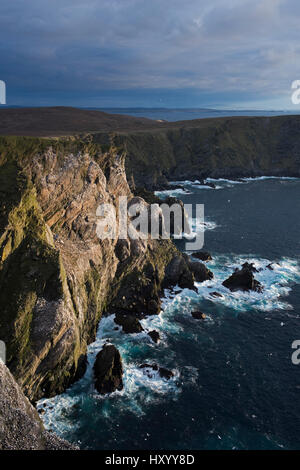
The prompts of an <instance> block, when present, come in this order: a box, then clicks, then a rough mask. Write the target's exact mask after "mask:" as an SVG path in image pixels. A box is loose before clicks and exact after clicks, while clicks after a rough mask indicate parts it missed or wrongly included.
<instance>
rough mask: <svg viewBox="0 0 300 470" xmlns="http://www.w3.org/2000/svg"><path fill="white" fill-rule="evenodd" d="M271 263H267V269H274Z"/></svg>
mask: <svg viewBox="0 0 300 470" xmlns="http://www.w3.org/2000/svg"><path fill="white" fill-rule="evenodd" d="M272 264H273V263H269V264H268V265H267V266H266V268H267V269H269V270H270V271H274V268H273V266H272Z"/></svg>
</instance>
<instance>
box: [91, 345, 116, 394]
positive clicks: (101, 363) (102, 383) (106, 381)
mask: <svg viewBox="0 0 300 470" xmlns="http://www.w3.org/2000/svg"><path fill="white" fill-rule="evenodd" d="M94 376H95V388H96V390H97V391H98V392H99V393H101V394H102V395H104V394H106V393H112V392H114V391H115V390H122V388H123V378H122V377H123V365H122V359H121V356H120V353H119V351H118V350H117V348H116V347H115V346H113V345H112V344H109V345H105V346H104V347H103V349H102V350H101V351H100V352H99V353H98V354H97V357H96V361H95V364H94Z"/></svg>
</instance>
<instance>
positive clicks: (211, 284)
mask: <svg viewBox="0 0 300 470" xmlns="http://www.w3.org/2000/svg"><path fill="white" fill-rule="evenodd" d="M246 261H247V262H249V263H254V265H255V267H256V268H257V269H258V270H259V272H257V273H255V278H256V279H257V280H258V281H259V282H261V284H262V285H263V287H264V289H263V292H262V293H259V292H252V291H251V292H242V291H237V292H231V291H230V290H229V289H227V288H226V287H224V286H223V285H222V282H223V281H224V280H225V279H227V278H228V277H229V276H230V275H231V274H232V272H233V271H234V269H235V268H238V267H241V265H242V264H243V263H244V262H246ZM270 263H271V261H270V260H267V259H261V258H255V257H237V258H236V259H235V260H232V258H230V257H225V256H222V257H215V258H214V260H213V261H212V262H209V263H208V265H209V267H210V269H212V271H213V272H214V279H213V280H211V281H206V282H204V283H201V284H200V283H198V284H197V287H198V290H199V295H200V296H201V297H203V298H204V299H207V300H211V301H212V302H215V303H219V304H223V305H224V306H227V307H230V308H233V309H234V310H236V311H237V312H238V311H244V310H249V309H250V310H252V309H255V310H261V311H272V310H277V309H284V310H289V309H292V306H291V305H290V304H289V303H288V302H287V300H286V298H287V296H288V295H289V293H290V290H291V286H290V284H291V283H292V282H299V280H300V270H299V265H298V263H297V262H296V261H295V260H292V259H289V258H283V259H282V260H280V262H279V263H274V264H272V267H273V270H270V269H268V268H267V266H268V265H269V264H270ZM214 291H216V292H218V293H220V294H221V295H222V297H212V295H211V293H212V292H214Z"/></svg>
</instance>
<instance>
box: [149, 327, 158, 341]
mask: <svg viewBox="0 0 300 470" xmlns="http://www.w3.org/2000/svg"><path fill="white" fill-rule="evenodd" d="M148 335H149V336H150V338H151V339H152V341H154V343H158V342H159V340H160V336H159V332H158V331H156V330H152V331H149V333H148Z"/></svg>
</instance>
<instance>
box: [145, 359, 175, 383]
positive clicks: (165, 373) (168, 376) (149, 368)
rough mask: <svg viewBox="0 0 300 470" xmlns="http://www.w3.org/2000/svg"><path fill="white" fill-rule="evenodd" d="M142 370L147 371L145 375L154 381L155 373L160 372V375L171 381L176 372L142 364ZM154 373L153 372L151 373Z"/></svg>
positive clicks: (155, 365) (154, 365)
mask: <svg viewBox="0 0 300 470" xmlns="http://www.w3.org/2000/svg"><path fill="white" fill-rule="evenodd" d="M140 368H141V369H145V371H144V373H145V375H147V377H149V378H150V379H152V378H153V377H154V374H153V372H158V373H159V375H160V376H161V377H162V378H163V379H166V380H170V379H171V378H172V377H174V372H172V371H171V370H169V369H166V368H165V367H160V366H158V365H157V364H147V363H146V364H142V365H141V366H140ZM151 371H152V372H151Z"/></svg>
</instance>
